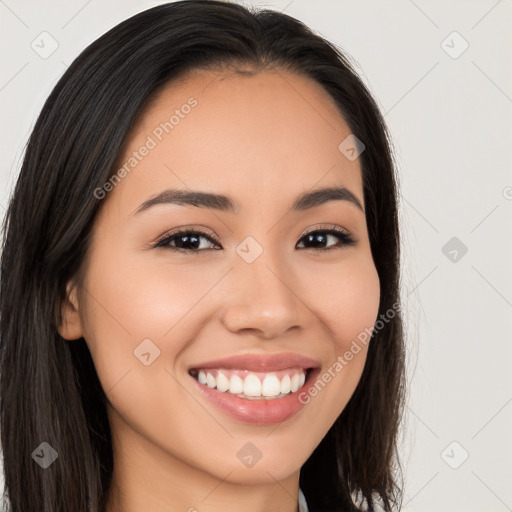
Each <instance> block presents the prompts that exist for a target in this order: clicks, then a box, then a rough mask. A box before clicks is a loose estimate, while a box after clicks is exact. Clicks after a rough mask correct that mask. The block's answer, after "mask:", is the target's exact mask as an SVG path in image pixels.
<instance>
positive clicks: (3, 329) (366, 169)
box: [0, 0, 405, 512]
mask: <svg viewBox="0 0 512 512" xmlns="http://www.w3.org/2000/svg"><path fill="white" fill-rule="evenodd" d="M226 67H229V68H231V69H234V70H242V69H244V70H245V71H246V70H247V68H248V67H249V68H250V69H252V70H253V72H254V73H257V72H258V71H261V70H264V69H266V68H268V67H274V68H282V69H285V70H290V71H293V72H296V73H299V74H301V75H303V76H307V77H310V78H312V79H314V80H315V81H316V82H317V83H319V84H320V85H322V86H323V88H324V89H325V90H326V91H327V92H328V93H329V94H330V96H331V97H332V98H333V99H334V101H335V104H336V105H337V106H338V108H339V113H340V114H341V115H342V116H343V118H344V119H345V121H346V122H347V124H348V125H349V127H350V130H351V132H352V133H353V134H354V135H355V136H356V137H357V138H358V139H360V140H361V141H362V142H363V143H364V144H365V146H366V149H365V151H364V152H363V153H362V154H361V156H360V157H359V158H360V163H361V168H362V177H363V190H364V202H365V207H366V222H367V227H368V233H369V238H370V246H371V251H372V255H373V259H374V262H375V265H376V268H377V272H378V275H379V279H380V287H381V296H380V306H379V315H386V313H387V312H389V311H391V310H394V316H393V317H392V318H389V315H388V317H386V318H387V321H386V322H382V323H383V324H384V325H383V326H382V328H380V329H375V331H374V332H373V334H372V339H371V342H370V344H369V348H368V354H367V361H366V365H365V367H364V371H363V374H362V377H361V379H360V381H359V383H358V386H357V388H356V390H355V392H354V394H353V396H352V397H351V399H350V401H349V403H348V404H347V406H346V407H345V409H344V410H343V412H342V413H341V415H340V416H339V418H338V419H337V420H336V422H335V423H334V425H333V426H332V428H331V429H330V430H329V432H328V433H327V435H326V436H325V437H324V439H323V440H322V441H321V443H320V444H319V445H318V447H317V448H316V449H315V451H314V452H313V453H312V455H311V456H310V457H309V459H308V460H307V462H306V463H305V464H304V466H303V467H302V469H301V474H300V486H301V488H302V490H303V492H304V494H305V496H306V499H307V501H308V505H309V508H310V511H311V512H317V511H325V512H326V511H344V510H364V509H365V508H366V509H367V510H370V511H372V510H375V507H377V506H381V507H382V508H383V509H384V510H385V511H391V510H398V509H399V508H400V507H401V500H402V493H403V491H402V483H401V482H400V480H401V479H402V474H401V468H400V464H399V459H398V452H397V439H398V434H399V432H400V425H401V419H402V412H403V402H404V392H405V389H404V382H405V379H404V342H403V334H402V319H401V316H400V310H399V307H398V308H397V305H398V306H399V304H400V297H399V230H398V216H397V181H396V168H395V164H394V160H393V156H392V150H391V142H390V137H389V134H388V131H387V128H386V125H385V123H384V120H383V118H382V115H381V114H380V112H379V109H378V107H377V105H376V103H375V101H374V99H373V98H372V96H371V94H370V93H369V91H368V90H367V88H366V87H365V85H364V84H363V82H362V81H361V79H360V78H359V77H358V76H357V74H356V72H355V71H354V69H353V68H352V66H351V64H350V63H349V61H348V59H347V57H346V56H345V55H344V54H343V53H342V52H341V50H339V49H338V48H337V47H336V46H334V45H333V44H331V43H329V42H328V41H326V40H325V39H323V38H322V37H320V36H319V35H317V34H315V33H314V32H313V31H311V30H310V29H309V28H307V27H306V26H305V25H304V24H303V23H301V22H299V21H297V20H296V19H294V18H292V17H290V16H287V15H285V14H282V13H280V12H275V11H272V10H257V9H255V8H246V7H243V6H241V5H237V4H234V3H226V2H221V1H213V0H185V1H179V2H175V3H168V4H163V5H160V6H157V7H154V8H151V9H149V10H146V11H144V12H141V13H139V14H137V15H135V16H133V17H131V18H129V19H128V20H126V21H124V22H122V23H120V24H119V25H117V26H116V27H114V28H113V29H111V30H110V31H109V32H107V33H106V34H104V35H103V36H102V37H100V38H99V39H97V40H96V41H94V42H93V43H92V44H91V45H89V46H88V47H87V48H86V49H85V50H84V51H83V52H82V53H81V54H80V55H79V56H78V57H77V58H76V59H75V61H74V62H73V63H72V64H71V66H70V67H69V68H68V70H67V71H66V72H65V74H64V75H63V77H62V78H61V79H60V80H59V82H58V83H57V85H56V86H55V88H54V89H53V91H52V93H51V94H50V96H49V97H48V99H47V101H46V103H45V104H44V107H43V109H42V111H41V113H40V115H39V117H38V119H37V122H36V124H35V127H34V129H33V131H32V133H31V135H30V138H29V141H28V145H27V148H26V151H25V155H24V160H23V164H22V168H21V172H20V175H19V178H18V180H17V183H16V186H15V188H14V191H13V194H12V196H11V199H10V204H9V207H8V211H7V214H6V216H5V220H4V224H3V239H2V255H1V276H0V279H1V282H0V357H1V361H0V385H1V394H0V425H1V443H2V448H3V457H4V475H5V496H4V507H5V509H4V510H9V511H13V512H36V511H38V512H39V511H45V512H70V511H73V512H85V511H87V512H102V511H104V507H105V499H106V496H107V494H108V490H109V486H110V482H111V476H112V470H113V455H112V446H111V433H110V427H109V422H108V418H107V414H106V408H105V400H106V397H105V394H104V391H103V389H102V387H101V385H100V382H99V380H98V376H97V374H96V371H95V367H94V364H93V362H92V359H91V356H90V353H89V351H88V348H87V345H86V343H85V340H84V339H83V338H82V339H80V340H78V341H73V342H68V341H67V340H64V339H63V338H61V337H60V335H59V333H58V331H57V326H58V325H59V324H60V320H61V313H60V311H61V304H62V301H63V299H64V298H65V294H66V283H67V282H68V281H69V280H70V279H71V278H73V277H76V276H77V275H79V272H80V269H81V268H82V264H83V262H84V260H85V257H86V255H87V250H88V245H89V241H90V233H91V228H92V226H93V223H94V220H95V216H96V213H97V211H98V208H99V206H100V202H101V201H99V200H98V199H97V198H96V196H95V194H94V191H95V189H97V188H98V187H101V186H102V185H103V184H104V183H106V182H107V181H108V180H109V178H110V177H111V176H112V174H113V173H114V171H115V170H116V169H115V168H114V165H115V162H116V159H117V157H118V155H119V153H120V150H121V147H122V145H123V142H124V141H125V139H126V137H127V134H128V133H129V131H130V128H131V127H132V125H133V123H134V121H135V119H136V117H137V116H138V114H139V113H140V112H141V111H142V109H143V108H144V107H145V105H146V104H147V102H148V99H149V98H150V97H151V96H152V95H153V94H155V92H156V91H158V90H159V89H160V88H161V87H162V86H163V85H164V84H166V83H168V82H169V81H170V80H172V79H174V78H177V77H179V76H180V75H181V74H183V73H185V72H186V71H188V70H193V69H205V70H206V69H212V70H218V69H223V68H226ZM240 72H241V71H240ZM42 442H47V443H48V444H49V445H51V446H52V447H54V448H55V449H56V451H57V452H58V462H57V463H54V464H52V465H51V466H50V467H48V468H47V469H46V470H41V467H40V466H39V465H38V464H36V463H35V462H34V460H33V458H32V453H33V452H34V450H35V449H36V448H37V447H38V446H39V445H40V444H41V443H42ZM357 507H359V508H357Z"/></svg>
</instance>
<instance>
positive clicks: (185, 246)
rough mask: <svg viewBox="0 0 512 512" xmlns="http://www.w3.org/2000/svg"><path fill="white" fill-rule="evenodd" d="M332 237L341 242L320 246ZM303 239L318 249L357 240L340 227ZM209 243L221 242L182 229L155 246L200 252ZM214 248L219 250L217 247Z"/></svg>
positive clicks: (166, 236) (163, 238) (331, 247)
mask: <svg viewBox="0 0 512 512" xmlns="http://www.w3.org/2000/svg"><path fill="white" fill-rule="evenodd" d="M332 238H337V239H338V240H339V242H338V243H337V244H335V245H331V246H330V247H326V248H325V247H319V245H322V244H325V243H327V242H328V241H329V240H331V239H332ZM201 239H203V240H206V241H207V242H206V244H205V243H203V244H202V243H201ZM302 240H305V241H306V242H307V243H309V244H312V245H313V246H312V247H306V249H309V248H311V249H313V250H316V251H329V250H332V249H338V248H342V247H344V246H351V245H354V244H355V240H354V238H353V237H352V235H350V233H348V232H347V231H345V230H342V229H340V228H338V227H331V228H330V229H317V230H315V231H310V232H309V233H306V234H304V235H302V237H301V238H300V240H299V242H298V244H300V243H302V244H303V243H304V242H302ZM208 244H213V245H217V246H218V247H220V242H219V241H218V240H217V239H216V238H215V237H213V236H211V235H208V234H206V233H205V232H203V231H197V230H195V231H192V230H181V231H176V232H174V233H171V234H167V235H165V236H164V237H162V238H161V239H160V240H158V241H157V242H156V243H155V245H154V247H164V248H168V249H171V250H173V251H185V252H195V253H199V252H202V251H203V250H205V249H212V248H213V247H207V245H208ZM205 245H206V246H205ZM220 248H221V247H220ZM213 249H214V250H218V249H215V248H213Z"/></svg>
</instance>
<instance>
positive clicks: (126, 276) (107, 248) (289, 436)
mask: <svg viewBox="0 0 512 512" xmlns="http://www.w3.org/2000/svg"><path fill="white" fill-rule="evenodd" d="M191 98H193V99H191ZM171 116H174V117H171ZM165 123H167V124H165ZM349 134H350V129H349V127H348V125H347V124H346V123H345V121H344V120H343V118H342V117H341V116H340V114H339V113H338V111H337V109H336V107H335V105H334V103H333V101H332V100H331V99H330V97H329V96H328V95H327V93H326V92H325V91H324V90H323V89H322V88H321V86H320V85H318V84H317V83H316V82H314V81H312V80H310V79H308V78H305V77H302V76H298V75H295V74H292V73H289V72H285V71H284V70H279V72H277V71H265V72H261V73H259V74H257V75H254V76H250V77H249V76H240V75H237V74H235V73H232V72H225V73H222V74H220V73H213V72H204V71H203V72H195V73H191V74H189V75H187V76H186V79H182V80H180V81H179V82H174V83H172V84H170V85H168V86H166V87H165V88H164V89H162V90H161V91H160V92H159V94H158V95H157V96H155V98H154V99H153V100H152V101H151V103H150V104H149V106H148V108H147V109H146V110H145V111H144V112H143V113H142V114H141V115H140V116H139V118H138V120H137V122H136V123H135V125H134V126H133V129H132V131H131V132H130V135H129V137H128V138H127V140H126V142H125V145H124V148H123V151H122V154H121V155H120V158H119V160H118V166H117V169H121V168H122V167H123V166H124V169H125V172H124V173H123V172H120V173H119V176H120V179H119V180H117V182H115V183H114V184H110V186H109V185H108V184H107V185H106V186H105V187H104V188H103V190H104V191H106V193H105V197H104V198H103V199H102V200H101V201H102V203H101V208H100V210H99V213H98V215H97V217H96V219H95V224H94V227H93V237H92V240H91V245H90V250H89V253H88V259H87V262H86V265H85V267H84V274H83V280H82V282H81V283H80V284H79V285H77V283H76V282H72V283H70V287H71V286H73V285H75V286H76V287H75V290H76V292H77V297H78V298H79V300H78V301H76V300H74V301H73V295H72V297H71V300H70V303H68V304H66V306H65V315H64V319H65V320H64V322H63V325H62V326H61V329H60V332H61V334H62V335H63V336H64V337H65V338H68V339H74V338H78V337H80V336H83V337H84V338H85V340H86V342H87V345H88V347H89V349H90V352H91V355H92V357H93V360H94V364H95V366H96V369H97V373H98V376H99V379H100V381H101V384H102V386H103V389H104V390H105V393H106V395H107V397H108V401H109V403H108V415H109V419H110V423H111V429H112V432H113V435H114V437H115V439H116V440H117V441H115V443H118V444H117V445H116V446H118V447H119V448H118V456H119V457H120V458H121V457H124V460H128V459H129V458H131V460H132V462H133V461H136V460H137V461H138V462H141V461H148V460H149V459H151V460H152V461H153V463H154V464H155V465H158V466H159V467H160V468H161V470H162V471H170V472H172V471H173V469H172V468H174V470H176V471H177V468H181V469H180V470H182V471H187V472H190V474H194V475H195V476H196V477H197V478H199V476H198V475H209V476H211V477H215V478H216V479H226V480H227V481H231V482H236V483H244V482H245V483H248V482H251V483H254V482H262V483H263V482H274V481H275V480H282V479H285V478H287V477H289V476H290V475H292V474H293V475H297V473H298V471H299V470H300V467H301V466H302V465H303V464H304V462H305V461H306V460H307V459H308V457H309V456H310V455H311V453H312V452H313V450H314V449H315V447H316V446H317V445H318V444H319V443H320V441H321V440H322V438H323V437H324V435H325V434H326V433H327V431H328V430H329V428H330V427H331V426H332V424H333V423H334V421H335V420H336V418H337V417H338V416H339V414H340V413H341V412H342V410H343V409H344V407H345V405H346V404H347V402H348V400H349V398H350V397H351V395H352V394H353V392H354V390H355V388H356V385H357V383H358V381H359V379H360V376H361V373H362V370H363V367H364V364H365V359H366V352H367V347H365V346H362V348H361V350H360V351H359V352H358V353H357V354H356V355H354V356H353V358H352V360H350V361H347V360H346V358H344V361H346V364H345V365H343V369H342V370H338V371H335V370H334V371H333V368H334V366H335V363H336V361H340V359H339V357H344V354H345V353H346V352H347V351H348V350H349V349H350V346H351V344H352V342H353V341H354V340H355V339H356V338H357V336H358V335H359V334H360V333H361V332H364V331H365V329H370V328H371V327H372V326H373V324H374V322H375V320H376V317H377V313H378V306H379V279H378V275H377V272H376V269H375V266H374V262H373V259H372V255H371V251H370V245H369V239H368V233H367V228H366V220H365V213H364V201H363V188H362V178H361V168H360V162H359V159H358V158H356V159H355V160H354V159H348V158H347V157H346V156H345V155H344V154H343V153H342V152H341V151H340V150H339V149H338V146H339V145H340V143H341V142H342V141H343V140H344V139H345V138H346V137H347V136H349ZM144 147H145V148H146V149H143V148H144ZM130 159H131V160H130ZM125 164H126V165H125ZM324 188H332V189H334V188H338V189H344V190H342V191H341V192H339V191H338V193H337V194H334V195H332V194H331V195H328V194H324V195H323V196H322V195H318V194H317V195H316V196H312V197H309V199H310V200H309V201H301V202H299V204H298V205H295V203H296V202H297V200H298V199H299V198H300V197H301V196H303V195H305V194H310V193H312V192H315V191H318V190H320V189H324ZM169 190H174V191H183V192H186V193H190V192H193V191H194V192H198V191H199V192H203V193H206V194H215V195H220V196H223V197H221V198H217V199H215V198H213V199H212V197H209V196H201V197H199V199H198V196H196V198H195V200H196V202H195V203H194V204H188V203H187V201H186V200H185V199H183V201H182V202H178V203H177V202H172V194H167V195H165V194H164V195H161V194H162V193H163V192H164V191H169ZM98 195H102V193H98ZM157 197H158V199H157V200H154V201H152V202H149V203H148V201H149V200H153V199H155V198H157ZM315 197H316V199H317V200H316V201H315V200H314V199H315ZM318 198H320V200H318ZM203 200H205V202H204V201H203ZM230 202H231V203H232V207H233V208H228V207H227V206H229V205H228V203H230ZM358 202H359V203H360V206H361V207H360V206H358V204H357V203H358ZM143 205H144V206H143ZM294 205H295V206H296V207H294ZM180 230H184V231H185V233H181V234H179V233H178V234H176V231H180ZM283 354H284V356H283V357H281V358H275V357H274V356H276V355H283ZM232 356H252V357H245V359H244V358H241V359H239V360H236V359H235V360H234V361H233V360H231V361H224V362H222V363H219V362H216V361H217V360H219V359H224V358H229V357H232ZM264 357H266V359H264ZM209 362H213V363H212V364H209ZM201 369H203V371H202V375H199V371H200V370H201ZM329 369H330V370H331V379H324V380H323V386H318V385H317V392H315V393H314V395H315V396H311V394H309V393H307V396H308V397H309V398H306V393H305V391H307V390H309V389H311V387H312V386H314V385H315V383H317V382H318V381H319V380H322V376H323V375H325V374H326V372H329ZM249 370H250V371H249ZM265 370H268V371H265ZM303 373H304V374H305V376H306V378H307V380H306V382H305V383H304V384H302V382H303V380H301V379H303V377H301V375H302V374H303ZM208 374H210V375H209V376H208ZM249 374H252V376H251V375H249ZM194 375H195V376H194ZM295 375H296V376H295ZM294 376H295V377H294ZM203 377H204V378H206V380H207V382H206V384H201V383H200V382H199V380H198V379H199V378H201V379H202V380H203V382H204V378H203ZM246 377H247V379H246ZM255 379H256V380H255ZM287 379H289V380H287ZM326 380H329V382H327V383H326V382H325V381H326ZM265 381H267V382H266V384H265ZM240 382H242V388H237V387H236V386H237V385H238V386H239V385H240ZM258 383H262V384H260V387H261V386H263V388H264V390H265V393H266V394H267V395H274V396H273V398H272V399H268V398H271V396H267V399H265V398H263V399H262V397H261V396H258V395H259V394H260V393H261V390H260V388H259V385H258ZM276 383H277V384H276ZM228 385H229V386H232V391H233V392H232V391H231V388H230V389H224V390H222V388H223V386H224V388H225V387H226V386H228ZM253 385H254V387H253ZM212 386H215V388H214V387H212ZM217 386H218V387H219V388H221V389H217V388H216V387H217ZM244 386H245V387H244ZM280 386H281V387H280ZM297 386H300V387H299V389H297ZM242 389H243V393H244V395H241V396H237V395H239V394H240V391H241V390H242ZM294 389H295V391H294ZM237 390H238V391H237ZM276 393H279V396H281V395H285V396H284V397H281V398H278V397H276V396H275V394H276ZM299 397H300V398H299ZM258 398H259V399H258ZM280 402H282V404H281V403H280ZM249 443H252V444H249ZM244 450H245V451H244ZM254 456H255V457H256V459H257V458H258V457H261V458H260V459H259V460H258V461H257V462H256V463H254V464H253V463H251V462H249V459H250V458H251V457H253V458H254ZM184 468H186V469H184ZM228 474H229V476H228V477H227V478H226V475H228Z"/></svg>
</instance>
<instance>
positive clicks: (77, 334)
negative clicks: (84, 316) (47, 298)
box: [58, 281, 83, 340]
mask: <svg viewBox="0 0 512 512" xmlns="http://www.w3.org/2000/svg"><path fill="white" fill-rule="evenodd" d="M61 319H62V320H61V324H60V326H59V329H58V331H59V334H60V335H61V336H62V337H63V338H64V339H66V340H77V339H79V338H81V337H82V336H83V327H82V321H81V319H80V313H79V310H78V296H77V288H76V285H75V284H74V283H73V282H72V281H70V282H69V283H68V284H67V286H66V298H65V299H64V301H63V302H62V305H61Z"/></svg>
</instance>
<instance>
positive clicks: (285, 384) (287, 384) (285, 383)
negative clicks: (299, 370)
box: [281, 375, 292, 393]
mask: <svg viewBox="0 0 512 512" xmlns="http://www.w3.org/2000/svg"><path fill="white" fill-rule="evenodd" d="M291 385H292V382H291V380H290V376H289V375H285V376H284V377H283V378H282V379H281V393H289V392H290V388H291Z"/></svg>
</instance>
